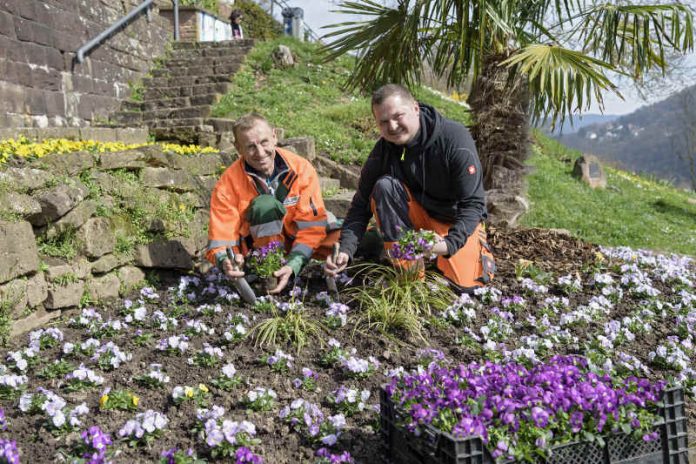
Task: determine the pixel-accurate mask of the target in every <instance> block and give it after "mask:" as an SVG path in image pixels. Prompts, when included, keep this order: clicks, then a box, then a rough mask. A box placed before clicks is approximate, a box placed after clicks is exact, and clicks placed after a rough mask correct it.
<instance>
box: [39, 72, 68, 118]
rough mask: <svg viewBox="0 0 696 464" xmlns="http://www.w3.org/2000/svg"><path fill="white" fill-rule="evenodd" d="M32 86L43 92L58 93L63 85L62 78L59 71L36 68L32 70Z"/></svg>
mask: <svg viewBox="0 0 696 464" xmlns="http://www.w3.org/2000/svg"><path fill="white" fill-rule="evenodd" d="M31 85H32V87H34V88H35V89H40V90H42V91H43V92H46V91H48V92H58V91H59V90H60V88H61V85H62V76H61V74H60V71H58V70H57V69H51V68H48V69H42V68H34V69H32V70H31ZM43 92H42V96H43ZM44 100H45V99H44ZM44 106H45V103H44ZM44 111H45V109H44Z"/></svg>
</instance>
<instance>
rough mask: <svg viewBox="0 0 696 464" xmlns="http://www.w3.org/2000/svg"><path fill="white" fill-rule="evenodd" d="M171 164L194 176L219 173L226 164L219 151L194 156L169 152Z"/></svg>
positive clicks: (168, 156)
mask: <svg viewBox="0 0 696 464" xmlns="http://www.w3.org/2000/svg"><path fill="white" fill-rule="evenodd" d="M167 158H168V159H169V165H170V166H173V167H175V168H177V169H181V170H182V171H185V172H187V173H189V174H190V175H192V176H212V175H217V174H218V172H219V171H220V168H221V167H223V166H224V164H223V161H222V158H221V157H220V155H219V154H217V153H205V154H201V155H194V156H181V155H176V154H171V153H170V154H168V155H167Z"/></svg>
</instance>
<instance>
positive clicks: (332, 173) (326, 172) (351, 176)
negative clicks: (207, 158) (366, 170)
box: [314, 155, 360, 190]
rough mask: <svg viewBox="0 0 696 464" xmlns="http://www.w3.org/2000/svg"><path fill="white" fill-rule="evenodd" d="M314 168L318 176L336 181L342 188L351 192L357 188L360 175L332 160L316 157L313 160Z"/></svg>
mask: <svg viewBox="0 0 696 464" xmlns="http://www.w3.org/2000/svg"><path fill="white" fill-rule="evenodd" d="M314 167H315V168H316V169H317V172H318V173H319V174H320V175H322V176H328V177H333V178H335V179H338V180H339V181H340V182H341V187H343V188H347V189H353V190H355V189H357V188H358V180H359V179H360V175H359V174H358V173H356V172H354V171H351V170H350V169H348V168H347V167H345V166H343V165H342V164H340V163H337V162H336V161H334V160H332V159H329V158H327V157H325V156H321V155H318V156H317V157H316V159H315V160H314Z"/></svg>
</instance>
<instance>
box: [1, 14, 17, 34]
mask: <svg viewBox="0 0 696 464" xmlns="http://www.w3.org/2000/svg"><path fill="white" fill-rule="evenodd" d="M0 35H4V36H7V37H10V38H12V39H14V38H15V37H16V36H15V27H14V20H13V19H12V16H11V15H10V14H9V13H5V12H4V11H0Z"/></svg>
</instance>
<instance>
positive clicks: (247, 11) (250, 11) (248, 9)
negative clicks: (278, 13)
mask: <svg viewBox="0 0 696 464" xmlns="http://www.w3.org/2000/svg"><path fill="white" fill-rule="evenodd" d="M234 6H235V8H238V9H240V10H242V13H244V17H243V19H242V27H243V28H244V37H245V38H249V39H260V40H269V39H275V38H276V37H278V36H280V35H281V34H282V33H283V26H282V25H281V24H280V23H279V22H278V21H276V20H275V19H273V17H272V16H271V15H269V14H268V13H266V11H265V10H264V9H263V8H261V7H260V6H259V5H257V4H256V3H255V2H253V1H252V0H237V1H236V2H235V3H234Z"/></svg>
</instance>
